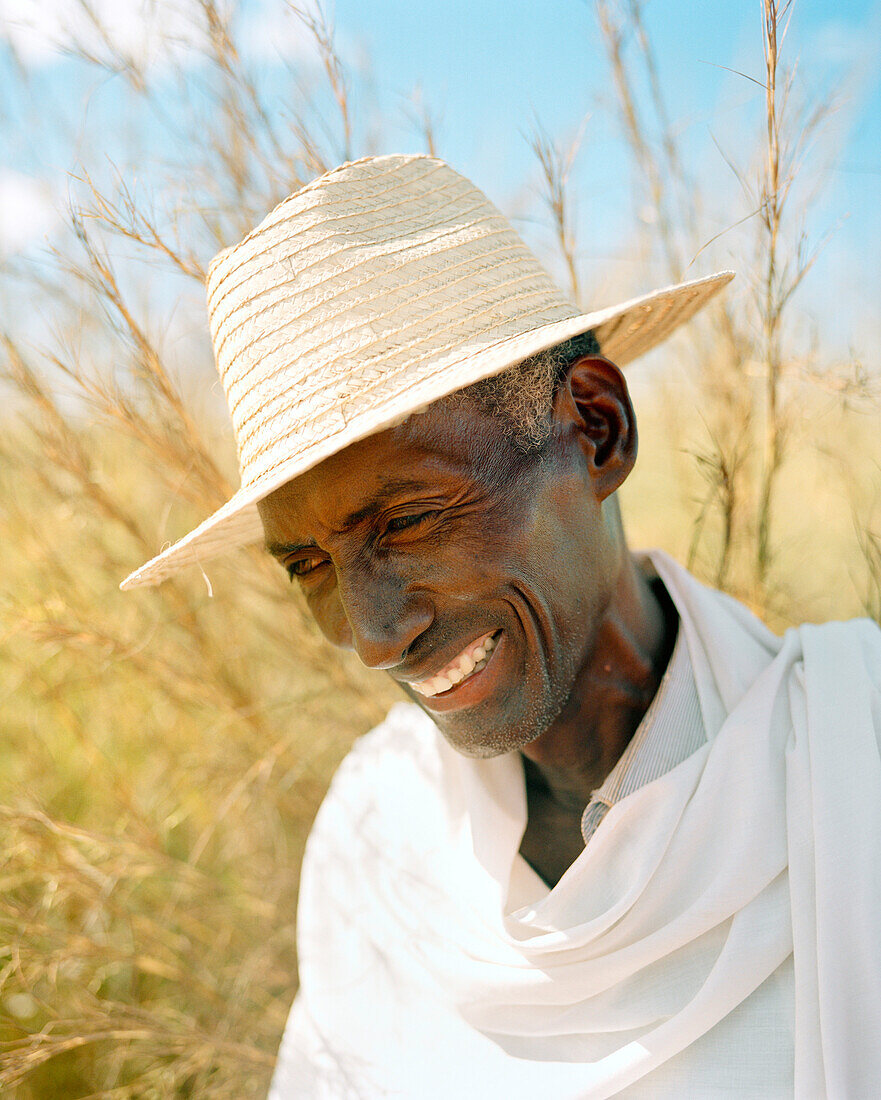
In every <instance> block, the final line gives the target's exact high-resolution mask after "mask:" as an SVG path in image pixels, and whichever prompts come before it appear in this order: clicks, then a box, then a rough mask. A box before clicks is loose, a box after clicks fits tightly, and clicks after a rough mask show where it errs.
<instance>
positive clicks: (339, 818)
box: [307, 703, 442, 857]
mask: <svg viewBox="0 0 881 1100" xmlns="http://www.w3.org/2000/svg"><path fill="white" fill-rule="evenodd" d="M441 755H442V749H441V745H440V734H439V732H438V730H437V727H436V726H435V725H434V723H433V722H432V721H431V719H430V718H429V717H428V716H427V715H426V714H425V713H424V712H423V711H421V710H420V709H419V708H418V707H417V706H414V705H413V704H411V703H397V704H395V705H394V706H393V707H392V708H391V710H390V711H389V713H388V715H387V716H386V718H385V720H384V721H382V722H381V723H380V724H379V725H378V726H375V727H374V728H373V729H372V730H370V732H369V733H366V734H364V736H363V737H361V738H359V740H358V741H356V742H355V744H354V746H353V747H352V749H351V750H350V751H349V753H348V755H347V756H346V757H345V759H344V760H343V762H342V763H341V764H340V766H339V768H338V769H337V771H336V774H335V775H334V777H333V780H332V782H331V784H330V788H329V789H328V792H327V795H326V797H325V799H324V801H323V802H322V804H321V808H320V809H319V811H318V815H317V816H316V818H315V823H314V825H313V828H312V833H311V835H310V838H309V843H308V845H307V856H308V855H309V849H310V848H311V849H312V850H313V851H314V850H315V849H316V848H318V847H324V846H328V845H329V846H332V847H333V848H335V849H337V850H339V851H342V850H345V851H346V852H348V853H349V856H350V857H351V856H352V855H354V854H355V852H356V851H357V850H358V849H362V848H364V847H365V846H367V847H369V846H370V845H372V844H376V843H382V844H383V846H385V847H388V846H389V845H391V846H392V847H394V846H396V845H397V844H399V843H400V838H401V836H402V835H405V834H406V835H409V836H411V837H412V835H413V833H414V832H418V831H419V829H420V827H421V826H420V822H423V821H425V820H426V819H427V818H430V817H432V816H436V812H435V814H434V815H432V808H433V807H434V808H435V811H437V808H438V807H439V804H440V803H441V802H442V793H441V788H442V780H441V776H442V760H441Z"/></svg>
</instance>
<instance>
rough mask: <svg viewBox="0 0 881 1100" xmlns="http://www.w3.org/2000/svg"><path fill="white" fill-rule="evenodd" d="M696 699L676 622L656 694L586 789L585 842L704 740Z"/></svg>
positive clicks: (582, 828) (686, 654) (582, 825)
mask: <svg viewBox="0 0 881 1100" xmlns="http://www.w3.org/2000/svg"><path fill="white" fill-rule="evenodd" d="M706 739H707V734H706V730H705V729H704V722H703V717H702V715H701V708H700V700H699V699H698V694H697V685H696V684H695V680H694V671H693V670H692V667H691V658H690V657H689V653H688V644H687V642H686V641H685V634H684V632H683V630H682V627H681V624H680V628H679V631H678V632H677V635H676V644H675V645H674V647H673V653H672V656H671V657H670V660H669V662H668V664H667V669H666V671H665V672H664V675H663V678H662V679H661V683H660V686H659V687H658V690H657V692H656V693H655V697H654V699H653V700H652V702H651V705H650V706H649V709H648V710H647V711H646V712H645V715H644V716H643V719H642V721H641V722H640V723H639V725H638V726H637V729H636V733H634V735H633V737H632V738H631V739H630V743H629V744H628V746H627V748H626V749H625V750H624V752H623V754H622V756H621V759H620V760H619V761H618V763H617V764H616V765H615V767H614V768H613V769H612V770H611V771H610V772H609V774H608V775H607V776H606V780H605V782H604V783H603V785H602V786H601V787H597V789H596V790H595V791H593V792H592V793H591V797H590V802H588V804H587V807H586V808H585V811H584V813H583V814H582V817H581V835H582V836H583V837H584V843H585V844H587V842H588V841H589V840H590V838H591V837H592V836H593V834H594V833H595V832H596V831H597V829H598V828H599V825H600V822H601V821H602V820H603V818H604V817H605V816H606V814H607V813H608V812H609V810H610V809H611V808H612V806H614V805H615V803H616V802H620V801H621V799H622V798H625V797H626V796H627V795H629V794H632V793H633V791H636V790H638V789H639V788H640V787H643V786H645V784H646V783H651V781H652V780H653V779H657V778H658V777H659V776H662V775H664V774H665V773H666V772H668V771H670V770H671V769H672V768H675V767H676V765H677V764H681V763H682V761H683V760H685V758H686V757H688V756H691V754H692V753H693V752H695V751H696V750H697V749H699V748H700V747H701V745H702V744H703V743H704V742H705V741H706Z"/></svg>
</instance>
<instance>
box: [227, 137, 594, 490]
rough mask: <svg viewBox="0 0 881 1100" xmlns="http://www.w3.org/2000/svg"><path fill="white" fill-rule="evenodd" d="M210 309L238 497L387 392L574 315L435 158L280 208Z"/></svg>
mask: <svg viewBox="0 0 881 1100" xmlns="http://www.w3.org/2000/svg"><path fill="white" fill-rule="evenodd" d="M208 309H209V320H210V328H211V335H212V339H213V342H214V351H215V356H216V360H217V368H218V372H219V374H220V377H221V380H222V383H223V386H224V390H225V392H226V396H227V401H228V403H229V408H230V414H231V418H232V422H233V429H234V432H235V437H236V443H237V447H238V454H239V463H240V466H241V470H242V482H243V485H252V484H254V483H255V482H257V481H259V480H260V479H262V478H264V477H265V476H266V475H267V474H269V473H271V472H272V470H274V469H275V468H276V467H277V466H278V464H279V463H280V462H283V461H284V460H285V458H286V457H287V456H289V455H290V454H291V452H292V449H295V450H296V449H302V448H304V447H308V446H309V445H310V443H311V442H312V441H313V440H314V439H315V437H316V436H317V435H318V434H319V433H320V434H321V435H322V436H326V435H327V433H328V429H331V431H332V430H333V427H334V425H336V426H338V429H339V430H340V431H343V430H345V429H346V427H347V426H351V422H352V420H353V419H358V418H359V417H370V416H371V414H372V413H373V412H374V411H375V410H376V408H377V406H378V405H381V404H382V403H383V402H384V401H385V400H386V399H387V397H388V396H389V394H390V393H391V392H392V391H394V392H398V391H400V390H402V389H406V388H411V387H414V386H415V387H417V388H421V384H422V383H425V382H426V381H427V380H428V379H429V378H430V377H433V376H437V375H439V374H440V373H441V372H443V371H444V369H445V368H446V367H448V366H449V365H450V364H451V363H454V362H458V361H460V360H462V359H463V358H466V357H468V356H473V355H475V354H477V353H479V352H480V351H482V350H483V349H485V348H487V347H489V346H491V345H492V344H494V343H496V342H497V341H500V340H504V339H506V338H509V337H511V336H516V335H518V334H520V333H522V332H524V331H525V330H527V329H532V328H535V327H537V326H540V325H545V324H550V323H553V322H555V321H561V320H565V319H567V318H571V317H575V316H577V314H578V310H577V309H576V308H575V307H574V306H573V305H572V304H571V303H569V302H568V301H567V300H566V298H565V297H564V296H563V295H562V294H561V292H560V291H559V289H558V288H557V287H556V286H554V284H553V283H552V281H551V280H550V278H549V277H548V275H547V274H546V272H545V271H544V270H543V268H542V267H541V265H540V264H539V263H538V261H537V260H536V258H535V257H534V255H533V254H532V253H531V252H530V251H529V249H528V248H527V247H526V246H525V245H524V243H523V242H522V240H521V239H520V237H519V236H518V235H517V234H516V232H515V231H514V230H513V228H512V227H511V225H510V223H509V222H508V221H507V220H506V219H505V218H504V217H503V216H502V215H501V214H500V213H499V211H498V210H497V209H496V208H495V206H493V204H492V203H491V202H490V201H489V200H488V199H487V198H486V196H485V195H484V194H483V193H482V192H481V191H480V190H478V188H476V187H475V186H474V184H472V183H471V182H470V181H469V180H467V179H465V178H464V177H463V176H461V175H460V174H459V173H458V172H456V171H454V170H453V169H452V168H450V167H449V166H448V165H447V164H445V163H444V162H443V161H439V160H435V159H434V158H431V157H424V156H413V157H407V156H386V157H370V158H366V159H364V160H360V161H355V162H352V163H350V164H346V165H343V166H342V167H340V168H337V169H335V170H334V171H333V172H330V173H328V174H327V175H326V176H322V177H321V178H320V179H318V180H315V181H314V182H312V183H310V184H308V185H307V186H306V187H304V188H303V189H302V190H300V191H297V192H295V193H294V194H293V195H291V196H290V197H289V198H287V199H285V200H284V201H283V202H282V203H280V204H279V205H278V206H277V207H276V208H275V209H274V210H273V211H272V212H271V213H270V214H269V215H268V216H267V217H266V218H265V219H264V220H263V221H262V222H261V223H260V224H259V225H258V226H257V227H256V228H255V229H254V230H253V231H252V232H251V233H249V234H248V236H247V237H245V238H244V240H243V241H241V242H240V243H239V244H237V245H235V246H233V247H232V248H229V249H226V250H225V251H224V252H221V253H220V254H219V255H218V256H217V257H216V258H215V260H214V261H213V263H212V264H211V267H210V270H209V275H208ZM450 377H454V376H452V375H451V376H450ZM435 388H436V387H435ZM450 388H456V387H455V386H451V387H450ZM441 389H443V386H441ZM435 396H441V394H440V393H436V394H435Z"/></svg>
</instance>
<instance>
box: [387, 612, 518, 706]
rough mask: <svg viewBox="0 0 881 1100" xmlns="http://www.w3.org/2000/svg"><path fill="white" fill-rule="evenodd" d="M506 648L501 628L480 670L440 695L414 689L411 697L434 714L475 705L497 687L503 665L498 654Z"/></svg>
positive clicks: (504, 633) (505, 638)
mask: <svg viewBox="0 0 881 1100" xmlns="http://www.w3.org/2000/svg"><path fill="white" fill-rule="evenodd" d="M506 649H507V634H506V632H505V631H504V630H502V631H499V632H498V633H497V634H496V644H495V646H494V647H493V650H492V652H491V653H490V655H489V659H488V660H487V662H486V664H485V665H484V666H483V668H482V669H481V670H480V672H475V673H474V675H473V676H469V677H468V679H467V680H463V681H462V682H461V683H458V684H454V685H453V686H452V687H451V688H450V690H449V691H445V692H443V693H442V694H441V695H420V694H419V693H418V692H415V691H414V692H413V698H414V699H415V700H416V701H417V702H418V703H419V705H420V706H421V707H423V708H424V709H425V710H427V711H431V712H432V713H434V714H445V713H448V712H449V711H454V710H463V709H464V708H465V707H473V706H476V705H477V704H478V703H480V702H482V701H483V700H484V699H485V698H486V697H487V696H488V695H490V694H491V693H492V692H493V691H494V690H495V688H496V687H497V685H498V683H499V681H500V679H501V669H502V665H503V661H501V660H499V659H498V655H499V653H504V652H505V651H506ZM408 686H409V685H408ZM410 690H411V691H412V690H413V689H412V688H411V689H410Z"/></svg>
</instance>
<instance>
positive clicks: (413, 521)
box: [385, 512, 437, 535]
mask: <svg viewBox="0 0 881 1100" xmlns="http://www.w3.org/2000/svg"><path fill="white" fill-rule="evenodd" d="M436 515H437V512H414V513H412V514H410V515H406V516H392V517H391V518H390V519H389V520H387V521H386V525H385V531H386V534H389V535H394V534H397V533H398V532H399V531H406V530H407V528H409V527H416V526H417V525H418V524H420V523H424V522H425V520H427V519H431V517H432V516H436Z"/></svg>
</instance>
